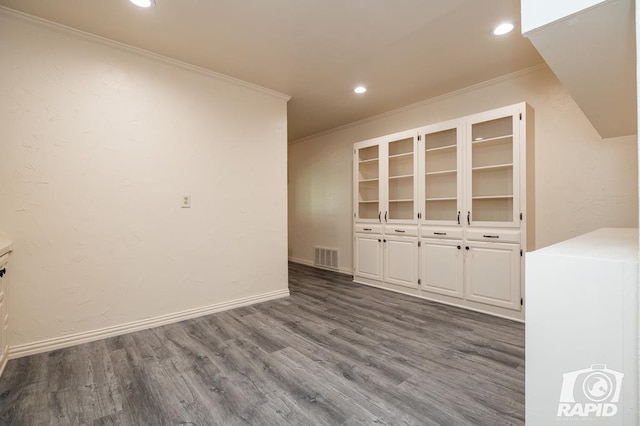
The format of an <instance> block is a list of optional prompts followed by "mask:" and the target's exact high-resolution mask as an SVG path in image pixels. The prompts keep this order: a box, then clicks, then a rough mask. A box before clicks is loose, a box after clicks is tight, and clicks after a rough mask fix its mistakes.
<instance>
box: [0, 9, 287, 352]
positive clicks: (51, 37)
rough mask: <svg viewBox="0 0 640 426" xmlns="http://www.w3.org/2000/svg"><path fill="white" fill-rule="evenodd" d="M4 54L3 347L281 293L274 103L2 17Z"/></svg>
mask: <svg viewBox="0 0 640 426" xmlns="http://www.w3.org/2000/svg"><path fill="white" fill-rule="evenodd" d="M0 58H2V61H1V62H0V75H1V78H0V160H1V161H2V163H1V164H2V165H1V166H0V200H1V201H0V230H2V231H3V232H4V233H6V234H7V235H8V236H10V237H11V238H12V239H13V241H14V253H13V257H12V259H11V289H10V299H9V307H10V312H11V315H10V317H11V318H10V323H11V331H10V332H11V336H10V344H11V346H12V347H13V348H14V350H15V348H16V347H17V348H22V349H20V350H22V351H27V350H28V349H29V348H30V347H31V346H29V345H32V344H34V343H35V342H38V341H42V340H45V339H54V340H55V341H59V339H60V338H62V337H64V336H70V335H76V334H78V333H80V334H82V333H87V332H89V334H90V332H91V331H92V330H96V329H102V328H105V327H113V326H121V325H123V324H128V323H132V322H134V323H135V322H136V321H141V320H144V319H149V318H156V317H159V316H162V315H168V314H173V313H179V312H184V311H189V310H194V309H198V308H202V307H211V306H218V307H219V306H223V305H225V304H227V303H229V302H232V301H247V300H251V298H258V299H259V298H260V297H276V296H282V295H286V294H287V293H288V290H287V286H288V283H287V257H286V254H287V249H286V244H287V225H286V221H287V211H286V208H287V206H286V196H287V195H286V155H287V152H286V149H287V143H286V124H287V123H286V97H284V96H276V95H274V94H269V93H267V92H266V91H265V92H261V91H260V90H257V89H256V88H251V87H249V86H245V85H242V84H239V83H234V82H231V81H228V80H225V79H224V78H217V77H215V76H213V75H207V74H206V73H202V72H197V71H195V70H193V69H188V68H187V67H181V66H177V65H175V64H172V63H169V62H165V61H162V60H159V59H158V58H154V57H153V55H143V54H138V53H135V52H133V51H131V50H127V49H124V48H121V47H117V46H114V45H113V44H110V43H108V42H103V41H99V40H96V39H93V38H91V37H87V36H81V35H77V34H75V33H72V32H70V31H64V30H57V29H55V28H52V27H50V26H45V25H41V24H39V23H35V22H32V21H30V20H25V19H22V18H18V17H15V16H13V15H12V14H10V13H9V12H6V11H0ZM182 194H191V195H192V207H191V208H190V209H182V208H181V195H182ZM191 312H193V311H191ZM56 339H57V340H56ZM54 343H55V342H54ZM52 344H53V343H52ZM25 345H26V346H25ZM32 346H33V345H32ZM20 350H19V351H20Z"/></svg>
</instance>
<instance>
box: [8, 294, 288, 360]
mask: <svg viewBox="0 0 640 426" xmlns="http://www.w3.org/2000/svg"><path fill="white" fill-rule="evenodd" d="M287 296H289V290H288V289H286V290H278V291H274V292H271V293H264V294H259V295H257V296H249V297H244V298H242V299H236V300H232V301H229V302H222V303H216V304H213V305H209V306H204V307H201V308H194V309H188V310H186V311H182V312H176V313H173V314H168V315H161V316H158V317H154V318H147V319H143V320H138V321H132V322H130V323H126V324H120V325H116V326H112V327H105V328H101V329H97V330H91V331H85V332H82V333H77V334H72V335H69V336H63V337H54V338H52V339H46V340H41V341H39V342H33V343H26V344H24V345H17V346H11V347H9V357H8V358H9V359H15V358H20V357H23V356H27V355H34V354H38V353H42V352H49V351H52V350H55V349H61V348H66V347H69V346H75V345H80V344H82V343H88V342H93V341H95V340H101V339H106V338H108V337H114V336H119V335H122V334H127V333H132V332H134V331H140V330H146V329H148V328H154V327H159V326H161V325H166V324H171V323H175V322H179V321H184V320H187V319H191V318H196V317H201V316H204V315H209V314H213V313H216V312H221V311H227V310H229V309H234V308H240V307H242V306H249V305H253V304H256V303H261V302H267V301H269V300H274V299H280V298H282V297H287Z"/></svg>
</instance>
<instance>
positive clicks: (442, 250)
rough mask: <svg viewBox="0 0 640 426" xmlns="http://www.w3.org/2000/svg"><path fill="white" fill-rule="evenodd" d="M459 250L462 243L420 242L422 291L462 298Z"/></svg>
mask: <svg viewBox="0 0 640 426" xmlns="http://www.w3.org/2000/svg"><path fill="white" fill-rule="evenodd" d="M458 247H460V249H459V248H458ZM461 248H462V241H455V240H454V241H442V240H432V239H423V240H422V252H421V253H422V254H421V267H422V268H421V271H422V290H425V291H429V292H432V293H438V294H444V295H447V296H451V297H457V298H460V299H462V298H463V297H464V292H463V286H462V283H463V281H462V264H463V262H462V261H463V254H462V249H461Z"/></svg>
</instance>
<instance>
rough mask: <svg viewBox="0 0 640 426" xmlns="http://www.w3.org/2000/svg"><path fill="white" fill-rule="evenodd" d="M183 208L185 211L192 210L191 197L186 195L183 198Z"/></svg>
mask: <svg viewBox="0 0 640 426" xmlns="http://www.w3.org/2000/svg"><path fill="white" fill-rule="evenodd" d="M182 208H183V209H188V208H191V195H189V194H184V195H183V196H182Z"/></svg>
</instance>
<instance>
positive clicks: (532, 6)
mask: <svg viewBox="0 0 640 426" xmlns="http://www.w3.org/2000/svg"><path fill="white" fill-rule="evenodd" d="M604 1H605V0H562V1H558V0H522V1H521V2H520V4H521V6H520V7H521V15H522V32H523V33H526V32H528V31H531V30H534V29H536V28H538V27H542V26H544V25H547V24H549V23H551V22H553V21H557V20H558V19H562V18H565V17H567V16H569V15H573V14H574V13H577V12H580V11H581V10H585V9H588V8H590V7H592V6H595V5H596V4H598V3H603V2H604Z"/></svg>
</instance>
